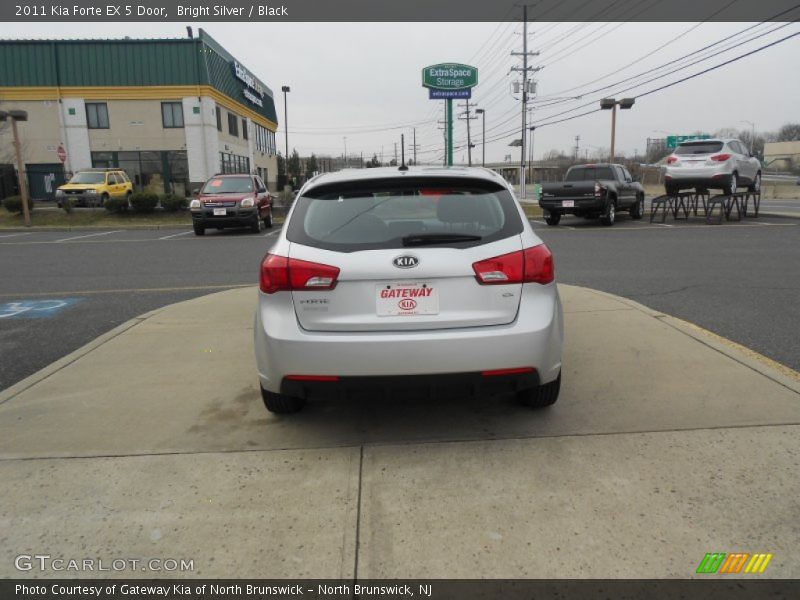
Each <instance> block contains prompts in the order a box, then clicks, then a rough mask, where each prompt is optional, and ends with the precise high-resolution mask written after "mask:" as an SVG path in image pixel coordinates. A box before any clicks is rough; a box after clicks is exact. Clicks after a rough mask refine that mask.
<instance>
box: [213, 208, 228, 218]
mask: <svg viewBox="0 0 800 600" xmlns="http://www.w3.org/2000/svg"><path fill="white" fill-rule="evenodd" d="M227 214H228V211H227V210H225V209H224V208H215V209H214V216H215V217H224V216H225V215H227Z"/></svg>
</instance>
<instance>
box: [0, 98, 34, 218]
mask: <svg viewBox="0 0 800 600" xmlns="http://www.w3.org/2000/svg"><path fill="white" fill-rule="evenodd" d="M6 119H11V130H12V132H13V134H14V152H15V154H16V156H17V181H18V186H19V193H20V196H22V216H23V218H24V220H25V227H30V226H31V213H30V210H29V209H28V183H27V181H25V171H23V163H22V144H21V143H20V141H19V131H18V130H17V121H27V120H28V113H27V112H25V111H24V110H10V111H8V112H6V111H2V110H0V122H1V121H5V120H6Z"/></svg>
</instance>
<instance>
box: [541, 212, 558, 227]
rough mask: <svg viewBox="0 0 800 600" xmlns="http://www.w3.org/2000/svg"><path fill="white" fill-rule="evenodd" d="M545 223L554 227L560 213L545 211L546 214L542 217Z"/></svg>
mask: <svg viewBox="0 0 800 600" xmlns="http://www.w3.org/2000/svg"><path fill="white" fill-rule="evenodd" d="M544 221H545V223H547V224H548V225H551V226H553V227H555V226H556V225H558V224H559V222H560V221H561V213H557V212H551V213H547V216H546V217H545V218H544Z"/></svg>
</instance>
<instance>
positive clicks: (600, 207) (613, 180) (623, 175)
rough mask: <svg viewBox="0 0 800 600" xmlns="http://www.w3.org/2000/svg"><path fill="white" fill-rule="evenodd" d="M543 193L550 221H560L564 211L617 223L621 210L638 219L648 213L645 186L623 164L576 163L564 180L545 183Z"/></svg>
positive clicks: (546, 218) (543, 205)
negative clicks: (645, 201)
mask: <svg viewBox="0 0 800 600" xmlns="http://www.w3.org/2000/svg"><path fill="white" fill-rule="evenodd" d="M540 194H541V195H540V197H539V206H541V207H542V210H544V213H545V221H547V224H548V225H554V226H555V225H558V223H559V222H560V221H561V216H562V215H577V216H579V217H587V218H596V217H600V222H601V223H602V224H603V225H613V224H614V222H615V221H616V218H617V217H616V215H617V212H618V211H620V210H623V211H628V212H629V213H630V215H631V217H632V218H634V219H641V218H642V215H643V214H644V188H643V187H642V184H641V183H639V182H637V181H634V180H633V177H631V174H630V173H629V172H628V169H626V168H625V167H624V166H622V165H615V164H588V165H575V166H573V167H570V168H569V169H568V170H567V173H566V175H565V176H564V181H563V182H562V183H543V184H542V189H541V192H540Z"/></svg>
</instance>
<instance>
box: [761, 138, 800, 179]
mask: <svg viewBox="0 0 800 600" xmlns="http://www.w3.org/2000/svg"><path fill="white" fill-rule="evenodd" d="M764 166H765V167H766V168H767V169H770V170H772V171H796V170H800V140H795V141H793V142H767V143H766V144H764Z"/></svg>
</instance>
